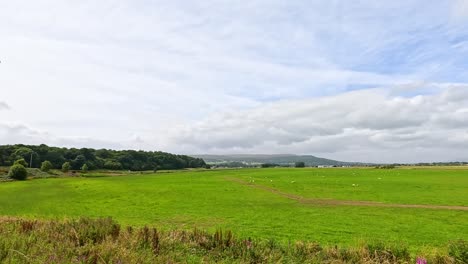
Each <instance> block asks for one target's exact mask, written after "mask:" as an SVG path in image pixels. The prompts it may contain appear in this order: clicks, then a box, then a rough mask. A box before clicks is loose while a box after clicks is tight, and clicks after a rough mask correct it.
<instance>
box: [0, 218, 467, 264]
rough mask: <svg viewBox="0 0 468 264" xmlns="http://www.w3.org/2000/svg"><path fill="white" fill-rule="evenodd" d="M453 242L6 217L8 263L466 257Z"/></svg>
mask: <svg viewBox="0 0 468 264" xmlns="http://www.w3.org/2000/svg"><path fill="white" fill-rule="evenodd" d="M448 248H449V250H448V252H447V253H446V254H440V253H433V254H430V255H426V256H411V255H410V253H409V251H408V249H407V248H404V247H401V248H398V247H393V248H389V247H386V246H384V245H381V244H377V245H367V246H362V247H359V248H339V247H327V248H324V247H322V246H320V245H318V244H316V243H310V242H296V243H289V244H286V245H285V244H281V243H277V242H276V241H273V240H268V241H256V240H252V239H250V238H247V239H240V238H236V237H235V236H234V235H233V234H232V233H231V232H230V231H224V232H223V231H222V230H218V231H217V232H215V233H214V234H210V233H207V232H205V231H201V230H198V229H194V230H192V231H164V232H161V231H158V230H157V229H156V228H153V227H151V228H150V227H143V228H133V227H125V228H122V227H121V226H120V225H119V224H117V223H116V222H114V221H113V220H112V219H110V218H105V219H95V220H93V219H88V218H81V219H77V220H66V221H38V220H25V219H17V218H1V219H0V262H2V263H213V262H217V263H219V262H221V263H416V261H417V259H419V260H424V261H428V263H466V261H467V255H468V252H467V248H468V245H467V243H466V242H464V241H458V242H455V243H453V244H451V245H449V247H448Z"/></svg>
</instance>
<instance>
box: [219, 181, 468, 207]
mask: <svg viewBox="0 0 468 264" xmlns="http://www.w3.org/2000/svg"><path fill="white" fill-rule="evenodd" d="M225 179H226V180H228V181H231V182H235V183H239V184H242V185H244V186H249V187H252V188H255V189H260V190H264V191H267V192H270V193H274V194H277V195H280V196H283V197H285V198H288V199H291V200H295V201H298V202H300V203H303V204H313V205H349V206H373V207H389V208H423V209H442V210H461V211H468V206H456V205H453V206H452V205H424V204H392V203H381V202H372V201H352V200H334V199H314V198H304V197H302V196H300V195H296V194H292V193H287V192H283V191H280V190H278V189H275V188H272V187H268V186H264V185H259V184H254V183H251V182H247V181H244V180H241V179H239V178H232V177H225Z"/></svg>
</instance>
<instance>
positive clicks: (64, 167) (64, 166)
mask: <svg viewBox="0 0 468 264" xmlns="http://www.w3.org/2000/svg"><path fill="white" fill-rule="evenodd" d="M70 167H71V165H70V162H65V163H63V164H62V171H63V172H68V171H69V170H70Z"/></svg>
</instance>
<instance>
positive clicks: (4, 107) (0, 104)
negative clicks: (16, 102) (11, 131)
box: [0, 101, 10, 110]
mask: <svg viewBox="0 0 468 264" xmlns="http://www.w3.org/2000/svg"><path fill="white" fill-rule="evenodd" d="M8 109H10V106H9V105H8V104H7V103H5V102H1V101H0V110H8Z"/></svg>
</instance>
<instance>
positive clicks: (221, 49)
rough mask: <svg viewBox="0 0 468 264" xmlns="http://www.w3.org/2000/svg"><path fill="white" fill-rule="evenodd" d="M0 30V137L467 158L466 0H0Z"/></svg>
mask: <svg viewBox="0 0 468 264" xmlns="http://www.w3.org/2000/svg"><path fill="white" fill-rule="evenodd" d="M0 36H1V39H0V60H1V62H2V63H1V64H0V92H1V93H0V117H1V120H0V143H1V144H9V143H31V144H38V143H47V144H51V145H63V146H78V147H80V146H90V147H96V148H99V147H109V148H134V149H147V150H165V151H171V152H177V153H189V154H190V153H220V154H223V153H298V154H315V155H320V156H325V157H329V158H338V159H344V160H360V161H428V160H458V159H465V160H468V157H467V156H466V154H465V153H464V152H463V151H462V150H461V149H462V147H466V146H467V145H468V134H467V133H468V132H467V129H468V122H466V123H464V122H465V121H467V120H465V119H464V118H463V117H461V116H462V115H461V114H460V113H464V111H465V109H466V107H467V105H468V102H467V101H463V100H459V98H457V96H459V97H460V98H464V97H463V96H464V92H463V91H466V90H467V89H468V60H466V58H468V1H466V0H454V1H276V0H268V1H267V0H265V1H263V0H253V1H248V2H245V1H228V0H218V1H196V2H194V1H191V2H190V1H129V0H121V1H98V2H96V1H79V2H75V1H55V0H38V1H34V2H31V1H22V0H19V1H2V2H1V3H0ZM459 93H461V95H460V94H459ZM454 94H455V95H457V96H454ZM357 95H359V96H358V98H357V97H356V96H357ZM356 98H357V99H356ZM441 98H442V99H441ZM444 98H445V99H444ZM444 100H445V101H444ZM449 100H452V101H449ZM323 102H328V103H323ZM337 102H339V104H338V103H337ZM377 102H378V104H376V103H377ZM428 102H430V104H432V105H433V106H435V107H434V108H430V107H428V108H426V107H427V105H430V104H429V103H428ZM394 104H399V107H400V108H401V109H394V106H393V105H394ZM415 105H417V107H415ZM386 106H387V108H388V109H386V108H385V107H386ZM314 109H315V110H314ZM405 109H406V110H405ZM421 109H424V110H425V111H423V112H425V113H424V114H425V115H423V114H422V113H420V112H421ZM381 110H384V111H383V112H385V113H387V112H388V113H387V114H388V116H379V118H383V119H386V120H387V122H388V125H387V126H382V125H378V126H375V125H373V124H374V123H379V122H378V121H375V120H374V121H372V120H367V122H364V121H365V120H360V119H358V118H357V116H359V117H360V118H372V115H370V114H372V113H373V112H379V111H381ZM396 110H401V111H402V113H405V115H406V116H399V117H398V119H395V115H394V114H393V113H392V111H396ZM260 113H262V115H263V116H264V117H263V118H253V119H252V117H256V116H258V115H259V114H260ZM454 113H458V114H454ZM419 114H421V115H422V116H420V118H419V119H418V122H416V123H415V122H413V121H414V120H412V119H413V117H412V116H417V115H419ZM317 115H318V116H317ZM369 115H370V117H369ZM453 115H455V116H453ZM397 116H398V115H397ZM325 117H327V118H333V119H340V118H342V120H341V123H340V122H336V123H335V122H332V123H330V124H328V123H329V122H328V121H324V120H322V118H325ZM442 119H444V120H445V121H444V122H445V123H444V122H442V121H441V120H442ZM246 120H250V121H246ZM283 120H292V121H291V122H290V123H289V124H288V126H287V127H286V126H285V125H284V124H282V122H283ZM326 120H328V119H326ZM447 120H451V121H450V122H449V121H447ZM404 121H407V122H404ZM288 122H289V121H288ZM288 122H286V123H288ZM317 122H321V123H317ZM323 123H327V126H329V127H323V125H321V124H323ZM448 123H450V124H452V126H448V125H447V124H448ZM455 123H456V126H455V125H453V124H455ZM361 124H367V127H366V126H364V127H363V126H362V125H361ZM394 124H408V126H404V127H399V126H395V125H394ZM444 124H445V125H444ZM395 127H397V128H395ZM259 128H262V129H259ZM395 129H398V130H395ZM429 131H432V132H433V133H428V132H429ZM435 134H437V136H436V135H435ZM395 135H400V136H401V137H400V138H398V142H399V143H398V144H397V143H395V142H396V140H397V139H395ZM442 135H447V136H446V138H445V139H441V138H439V137H442ZM205 136H206V137H208V139H213V140H208V139H206V138H204V137H205ZM423 136H425V140H416V139H415V138H420V137H423ZM434 137H436V138H437V140H439V141H440V140H442V143H441V144H440V145H437V146H435V145H434V146H430V145H428V144H425V143H424V142H426V143H427V142H428V141H430V140H434ZM450 140H452V141H453V140H455V141H454V142H455V143H454V142H452V141H450ZM465 140H466V141H465ZM353 141H355V142H360V145H359V146H356V145H353V144H350V143H349V142H353ZM285 142H286V143H285ZM314 142H328V143H327V144H328V146H335V147H334V148H323V147H317V145H318V144H315V143H314ZM401 142H403V143H404V144H403V143H401ZM400 143H401V144H400ZM394 146H398V148H395V147H394ZM460 146H461V147H460ZM465 149H466V148H465ZM400 153H405V154H404V155H400Z"/></svg>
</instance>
